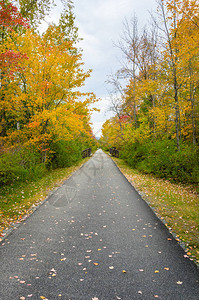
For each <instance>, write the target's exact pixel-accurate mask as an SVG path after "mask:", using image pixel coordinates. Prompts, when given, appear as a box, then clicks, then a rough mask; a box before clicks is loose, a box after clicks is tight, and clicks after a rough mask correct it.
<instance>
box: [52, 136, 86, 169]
mask: <svg viewBox="0 0 199 300" xmlns="http://www.w3.org/2000/svg"><path fill="white" fill-rule="evenodd" d="M51 151H52V152H53V153H52V156H51V158H50V162H49V166H51V167H52V168H65V167H70V166H72V165H73V164H74V163H76V162H77V161H79V160H81V158H82V156H81V145H80V143H78V141H77V140H73V141H64V140H60V141H58V142H53V143H52V145H51Z"/></svg>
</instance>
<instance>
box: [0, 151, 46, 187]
mask: <svg viewBox="0 0 199 300" xmlns="http://www.w3.org/2000/svg"><path fill="white" fill-rule="evenodd" d="M45 172H46V167H45V165H44V164H42V163H41V162H40V157H39V154H38V153H37V152H35V151H33V150H30V149H20V150H18V151H15V152H7V153H4V154H3V155H1V157H0V185H5V184H9V183H12V182H16V181H26V180H30V179H31V180H36V179H38V178H41V177H42V176H43V175H44V174H45Z"/></svg>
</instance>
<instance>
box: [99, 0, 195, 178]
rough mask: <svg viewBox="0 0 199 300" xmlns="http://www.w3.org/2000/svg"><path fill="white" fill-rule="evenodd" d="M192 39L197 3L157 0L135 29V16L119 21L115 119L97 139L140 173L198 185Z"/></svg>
mask: <svg viewBox="0 0 199 300" xmlns="http://www.w3.org/2000/svg"><path fill="white" fill-rule="evenodd" d="M198 41H199V2H198V1H196V0H158V1H157V12H156V13H155V14H154V13H151V16H150V24H148V25H147V26H146V27H145V28H144V29H141V30H140V28H139V26H138V20H137V18H136V16H135V17H134V18H132V20H130V21H127V20H126V21H125V23H124V29H123V35H122V38H121V40H120V41H119V43H118V44H117V47H119V49H120V50H121V52H122V53H123V55H124V64H123V66H122V68H121V69H120V70H118V72H117V73H116V74H115V75H112V76H110V78H109V82H110V83H111V84H112V86H113V87H114V89H113V92H112V95H111V96H110V98H111V102H112V104H111V105H112V109H113V110H114V112H115V116H114V117H113V118H111V119H110V120H108V121H106V122H105V123H104V125H103V130H102V139H101V142H102V143H103V145H104V146H105V147H110V146H115V147H117V148H118V149H120V150H122V151H121V153H122V156H123V158H124V159H125V160H126V161H127V162H128V163H129V164H130V165H132V166H133V167H136V168H138V169H140V170H141V171H144V172H147V173H153V174H156V175H158V176H160V177H165V178H170V179H172V180H175V181H182V182H190V183H198V182H199V147H198V142H199V80H198V72H199V65H198V58H199V53H198ZM124 81H125V83H126V84H125V87H123V82H124Z"/></svg>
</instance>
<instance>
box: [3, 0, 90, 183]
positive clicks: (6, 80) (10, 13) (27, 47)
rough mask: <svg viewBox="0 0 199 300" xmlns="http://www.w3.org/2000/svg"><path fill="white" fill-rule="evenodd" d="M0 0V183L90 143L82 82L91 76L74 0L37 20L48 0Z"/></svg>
mask: <svg viewBox="0 0 199 300" xmlns="http://www.w3.org/2000/svg"><path fill="white" fill-rule="evenodd" d="M14 3H15V4H13V1H10V0H1V1H0V183H1V184H6V183H9V182H12V181H17V180H27V179H29V178H32V177H37V176H42V174H43V173H44V172H45V170H46V168H56V167H65V166H69V165H71V164H73V163H74V162H75V161H77V160H79V159H80V158H81V151H82V150H83V149H84V148H87V147H94V146H95V139H94V137H93V134H92V130H91V126H90V114H91V109H90V108H89V106H90V104H91V103H94V102H95V101H96V97H95V95H94V94H92V93H82V92H81V87H82V86H83V85H84V82H85V80H86V79H87V78H88V77H89V76H90V74H91V70H88V71H85V70H84V63H83V61H82V51H81V49H79V48H78V41H79V40H80V39H79V37H78V28H77V27H76V25H75V16H74V12H73V3H72V1H70V0H69V1H65V2H64V1H63V11H62V13H61V16H60V19H59V22H58V24H49V25H48V27H47V29H46V30H45V31H44V32H43V33H40V32H39V25H40V23H41V22H42V20H44V18H45V16H46V15H47V14H48V13H49V12H50V10H51V9H52V7H53V5H54V4H53V1H51V0H45V1H40V0H38V1H34V0H33V1H32V0H31V1H28V0H19V1H15V2H14Z"/></svg>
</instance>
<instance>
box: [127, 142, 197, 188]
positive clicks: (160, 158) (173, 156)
mask: <svg viewBox="0 0 199 300" xmlns="http://www.w3.org/2000/svg"><path fill="white" fill-rule="evenodd" d="M122 158H123V159H124V160H125V161H126V162H127V163H128V164H129V165H130V166H131V167H133V168H137V169H138V170H139V171H142V172H144V173H152V174H154V175H156V176H157V177H159V178H165V179H170V180H171V181H174V182H182V183H194V184H197V183H198V182H199V151H198V149H197V148H194V147H192V146H189V145H184V146H182V147H181V150H180V151H178V150H177V149H176V144H175V141H173V140H163V141H148V142H146V143H144V144H139V143H134V144H133V145H130V146H128V145H127V146H125V149H123V150H122Z"/></svg>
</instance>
